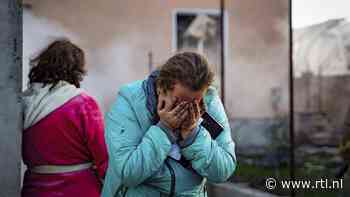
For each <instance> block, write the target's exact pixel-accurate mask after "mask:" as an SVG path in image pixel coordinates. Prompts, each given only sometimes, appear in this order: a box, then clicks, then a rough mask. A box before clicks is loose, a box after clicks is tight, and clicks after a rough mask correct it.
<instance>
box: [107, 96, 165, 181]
mask: <svg viewBox="0 0 350 197" xmlns="http://www.w3.org/2000/svg"><path fill="white" fill-rule="evenodd" d="M106 142H107V145H108V152H109V168H113V170H110V171H111V172H113V173H114V175H113V177H120V179H121V184H123V185H124V186H126V187H133V186H136V185H139V184H141V183H142V182H143V181H145V180H146V179H147V178H149V177H151V175H152V174H154V173H155V172H157V171H158V170H159V168H160V167H161V165H162V164H163V163H164V161H165V159H166V157H167V155H168V153H169V152H170V148H171V142H170V141H169V139H168V136H167V134H166V133H165V132H164V131H163V130H162V129H161V128H160V127H158V126H156V125H153V126H151V127H150V128H149V129H148V130H147V131H146V132H144V131H142V129H141V127H140V125H139V122H138V121H137V118H136V114H135V112H134V111H133V108H132V107H131V105H130V103H129V100H128V99H127V98H126V97H125V96H123V94H121V93H120V92H119V94H118V98H117V101H116V103H115V104H114V105H113V106H112V109H111V111H110V112H109V113H108V114H107V115H106Z"/></svg>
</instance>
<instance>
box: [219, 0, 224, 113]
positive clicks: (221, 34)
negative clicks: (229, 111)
mask: <svg viewBox="0 0 350 197" xmlns="http://www.w3.org/2000/svg"><path fill="white" fill-rule="evenodd" d="M224 10H225V1H224V0H220V42H221V69H220V70H221V72H220V74H221V83H220V86H221V100H222V104H223V105H224V106H225V43H224V42H225V40H224V36H225V35H224V34H225V32H224Z"/></svg>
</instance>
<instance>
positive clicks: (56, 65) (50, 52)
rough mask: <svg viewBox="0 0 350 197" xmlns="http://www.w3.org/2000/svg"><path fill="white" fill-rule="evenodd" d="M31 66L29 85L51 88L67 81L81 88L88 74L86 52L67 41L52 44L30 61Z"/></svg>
mask: <svg viewBox="0 0 350 197" xmlns="http://www.w3.org/2000/svg"><path fill="white" fill-rule="evenodd" d="M30 65H31V67H32V68H31V70H30V72H29V83H30V84H32V83H43V85H44V86H46V85H52V86H51V88H54V87H55V86H56V85H57V83H58V82H59V81H66V82H68V83H70V84H72V85H74V86H76V87H78V88H79V87H80V82H81V81H82V80H83V76H84V75H85V73H86V71H85V70H84V66H85V55H84V51H83V50H82V49H81V48H79V47H78V46H76V45H75V44H73V43H72V42H70V41H69V40H66V39H62V40H56V41H54V42H53V43H51V44H50V45H49V46H48V47H47V49H45V50H44V51H42V52H41V53H40V54H39V55H38V56H37V57H36V58H34V59H32V60H30Z"/></svg>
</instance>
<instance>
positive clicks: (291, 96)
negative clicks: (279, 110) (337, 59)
mask: <svg viewBox="0 0 350 197" xmlns="http://www.w3.org/2000/svg"><path fill="white" fill-rule="evenodd" d="M293 63H294V62H293V28H292V0H289V142H290V148H289V154H290V155H289V157H290V161H289V170H290V172H289V173H290V178H291V180H292V181H295V155H294V148H295V147H294V79H293V72H294V71H293ZM290 192H291V193H290V194H291V196H292V197H294V196H295V195H296V194H295V190H294V188H293V187H292V188H291V190H290Z"/></svg>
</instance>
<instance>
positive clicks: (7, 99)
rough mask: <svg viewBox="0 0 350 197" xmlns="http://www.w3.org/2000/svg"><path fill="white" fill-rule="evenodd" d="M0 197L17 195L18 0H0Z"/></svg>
mask: <svg viewBox="0 0 350 197" xmlns="http://www.w3.org/2000/svg"><path fill="white" fill-rule="evenodd" d="M0 29H1V30H0V32H1V33H0V49H1V52H0V197H16V196H20V181H21V175H20V169H21V131H22V109H21V104H20V99H19V95H20V92H21V86H22V11H21V7H20V0H1V1H0Z"/></svg>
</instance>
